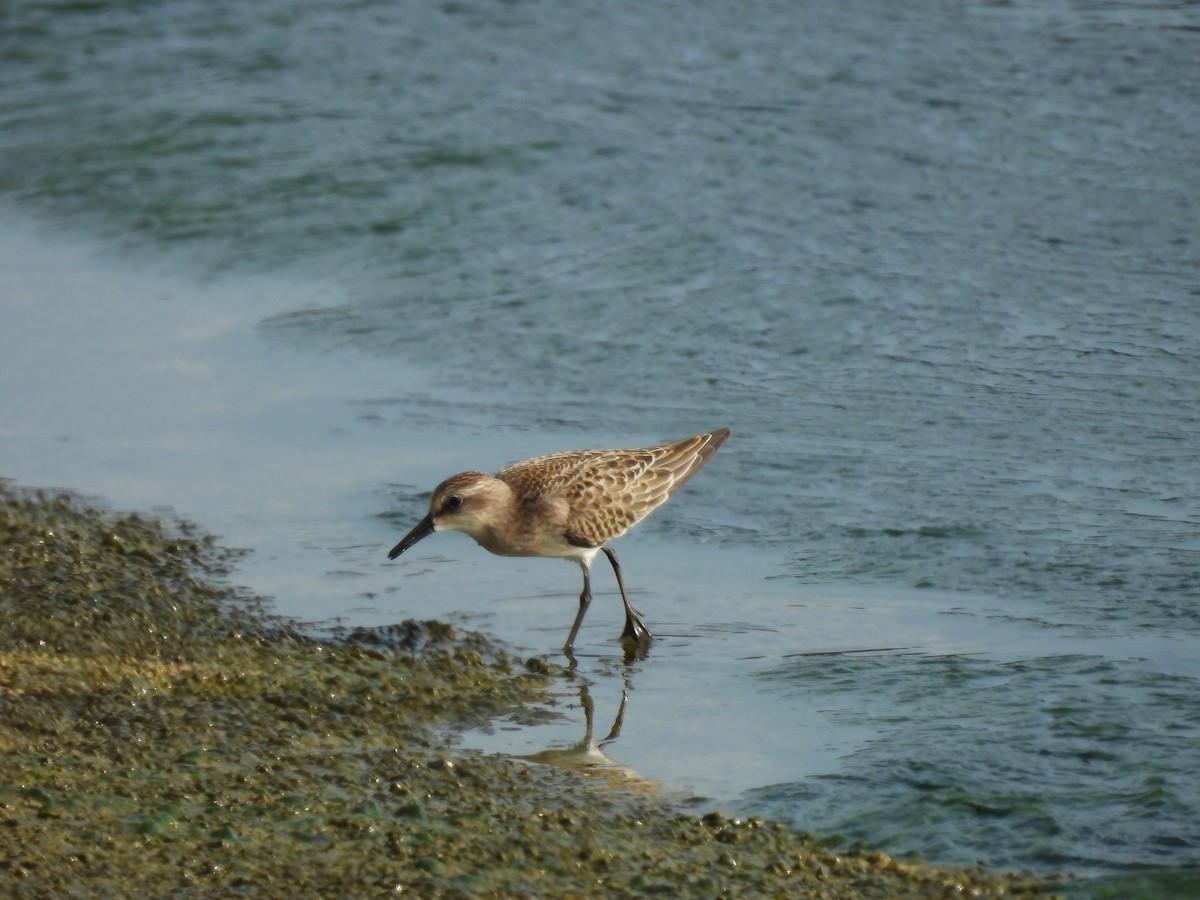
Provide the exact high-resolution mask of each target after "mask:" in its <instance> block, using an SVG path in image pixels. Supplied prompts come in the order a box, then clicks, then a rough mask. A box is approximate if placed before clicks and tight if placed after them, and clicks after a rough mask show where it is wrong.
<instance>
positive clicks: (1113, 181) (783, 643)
mask: <svg viewBox="0 0 1200 900" xmlns="http://www.w3.org/2000/svg"><path fill="white" fill-rule="evenodd" d="M1197 26H1200V21H1198V20H1197V17H1196V13H1195V10H1194V7H1193V6H1192V5H1189V4H1186V3H1179V4H1153V5H1150V4H1138V3H1127V4H1112V3H1049V4H1041V3H1039V4H1021V3H1015V4H1005V5H996V4H982V3H958V4H949V3H933V2H930V3H923V4H918V5H917V6H916V8H907V7H906V8H905V9H903V10H901V9H896V8H895V7H894V6H893V5H890V4H885V3H879V2H877V0H875V2H868V0H862V2H853V3H848V4H847V3H839V4H804V5H803V6H797V5H794V4H775V3H765V2H762V3H758V2H756V3H750V4H736V5H725V4H717V3H706V4H701V5H699V6H694V5H688V6H687V7H682V6H678V5H676V4H671V3H668V4H658V5H655V6H652V7H649V8H647V7H643V6H639V5H636V4H624V3H621V4H616V5H614V4H582V5H579V4H576V5H572V6H571V7H570V8H569V9H560V8H557V7H546V6H544V5H542V4H537V3H513V4H504V5H493V4H484V3H480V4H472V3H456V4H442V5H439V6H432V5H430V6H424V5H417V6H415V7H414V6H413V5H395V4H386V3H381V2H370V0H368V2H364V3H360V4H355V5H353V6H350V7H344V8H343V7H337V8H331V7H329V6H328V4H318V3H313V2H305V0H294V2H283V0H276V2H269V3H262V4H254V5H234V6H232V7H228V8H224V7H222V8H220V9H214V8H212V7H211V5H208V4H200V3H197V2H195V0H173V2H164V3H157V4H135V5H131V6H123V7H121V8H108V7H96V6H92V5H87V4H34V3H16V4H10V5H9V6H8V7H6V12H5V13H4V18H3V35H4V37H3V38H0V40H2V41H3V43H2V44H0V49H2V50H3V53H4V70H3V71H4V81H5V89H4V91H3V92H0V132H2V133H3V135H4V137H3V139H2V140H0V201H2V202H3V205H4V209H5V212H6V217H7V221H8V225H7V227H6V230H5V239H4V241H3V248H4V249H3V254H4V270H3V271H4V273H5V274H4V279H5V284H4V287H3V300H2V302H3V304H4V317H5V322H6V326H7V327H6V328H5V329H3V332H2V334H0V342H2V349H3V351H4V353H3V359H2V361H0V373H2V377H3V382H4V384H5V391H4V392H3V399H2V400H0V403H2V404H3V407H2V409H0V413H2V416H3V423H4V424H3V425H2V426H0V441H3V458H4V459H5V470H4V472H3V473H0V474H4V475H7V476H11V477H16V478H18V479H20V480H22V481H25V482H27V483H56V484H66V485H71V486H76V487H80V488H82V489H84V490H90V491H96V492H98V493H102V494H103V495H104V496H106V497H107V498H109V499H110V500H112V501H113V502H115V503H118V504H126V505H154V504H169V505H170V506H172V507H173V508H175V509H176V510H178V511H179V512H181V513H183V514H185V515H187V516H189V517H191V518H193V519H197V520H199V521H200V522H201V524H203V525H204V526H205V527H208V528H211V529H213V530H217V531H219V532H221V533H222V534H224V535H225V536H226V538H227V539H228V540H230V541H231V542H233V543H237V544H241V545H245V546H251V547H254V548H255V549H256V551H257V552H256V553H255V555H254V556H253V557H252V559H251V560H250V561H249V562H248V563H247V566H246V568H245V569H244V570H243V572H242V575H243V576H244V577H245V580H247V581H249V582H250V583H251V585H252V586H253V587H255V588H257V589H259V590H262V591H264V592H266V593H269V594H272V595H273V596H275V597H276V599H277V602H278V604H279V606H280V608H281V609H282V610H283V611H284V612H288V613H291V614H294V615H297V616H300V617H302V618H305V619H306V620H310V621H314V622H319V623H323V624H322V627H329V626H330V625H334V624H338V623H341V624H343V625H353V624H381V623H387V622H393V621H397V620H399V619H402V618H405V617H408V616H413V615H420V616H423V615H434V614H436V615H440V616H453V617H457V619H458V620H459V621H462V622H464V623H466V624H469V625H471V626H473V627H480V628H484V629H486V630H488V631H490V632H492V633H494V634H496V635H498V636H500V637H502V638H504V639H505V640H508V641H511V642H512V643H514V644H516V645H518V646H520V647H522V648H523V649H525V650H526V651H528V652H529V653H531V654H533V653H538V654H553V652H554V648H556V647H558V646H560V644H561V641H562V639H563V636H564V635H565V632H566V629H567V627H568V626H569V624H570V619H571V616H572V615H573V608H574V603H575V596H576V595H577V592H578V583H577V582H578V573H577V571H575V570H574V569H573V568H572V567H567V566H562V565H561V564H558V563H554V562H547V561H540V560H502V559H498V558H493V557H490V556H488V555H486V554H485V553H483V552H482V551H481V550H479V549H478V548H476V547H474V546H473V545H471V543H470V542H469V541H468V540H466V539H465V538H458V539H456V538H455V537H453V536H438V537H437V538H435V539H431V540H430V541H428V542H426V543H423V544H421V545H420V547H418V548H416V549H414V551H413V553H412V554H410V555H406V556H405V557H404V558H403V559H402V560H400V561H398V562H397V563H388V562H387V561H386V558H385V555H384V554H385V552H386V549H387V548H388V547H390V546H391V544H392V543H394V541H395V540H396V538H397V537H398V536H399V535H400V534H403V533H404V531H406V530H407V529H408V527H410V526H411V524H412V523H414V522H415V521H416V520H417V519H418V518H419V517H420V515H422V514H423V512H424V508H423V507H424V504H425V503H426V502H427V497H426V494H425V492H427V491H428V490H429V489H430V488H431V487H432V486H433V485H434V484H436V483H437V482H438V481H440V480H441V479H442V478H444V477H445V476H446V475H448V474H450V473H452V472H454V471H458V470H460V469H466V468H481V469H484V470H495V469H497V468H499V467H500V466H501V465H503V464H505V463H507V462H510V461H513V460H515V459H520V458H523V457H526V456H530V455H534V454H537V453H543V452H549V451H553V450H559V449H571V448H575V447H586V446H612V445H618V446H620V445H625V446H631V445H640V444H644V443H649V442H655V441H659V440H663V439H672V438H677V437H682V436H684V435H686V434H692V433H695V432H697V431H701V430H705V429H709V428H712V427H717V426H720V425H729V426H731V427H732V429H733V437H732V438H731V439H730V441H729V443H728V444H726V446H725V447H724V448H723V449H722V450H721V452H720V453H719V454H718V456H717V457H716V458H715V459H714V461H713V462H712V463H711V464H710V466H709V467H708V468H707V469H706V470H705V472H704V473H703V474H702V475H701V476H700V477H699V478H697V479H696V480H695V481H693V482H692V483H690V484H689V485H688V487H687V488H686V489H685V491H684V492H682V493H681V494H680V495H678V496H677V497H676V498H675V499H673V500H672V502H671V504H669V505H668V506H667V507H665V508H664V509H663V510H662V511H660V512H659V513H657V514H656V515H655V517H654V518H652V519H651V520H649V521H647V522H646V523H645V524H644V525H642V526H640V527H639V529H638V531H637V532H636V533H635V534H634V535H633V536H631V537H629V538H628V539H626V540H624V541H622V542H621V544H620V545H619V547H618V549H619V552H620V553H621V558H622V563H623V568H624V571H625V574H626V580H627V582H628V583H629V585H630V587H631V588H633V590H634V592H635V593H634V597H633V600H634V602H635V604H637V605H638V606H639V608H641V609H643V611H644V612H646V614H647V617H648V621H649V623H650V625H651V627H652V628H654V629H655V630H656V632H657V633H658V634H659V635H660V640H659V642H658V643H657V644H656V646H655V648H654V649H653V651H652V653H651V655H650V657H649V658H648V659H646V660H644V661H642V662H638V663H636V664H634V665H633V666H632V667H631V668H629V667H626V666H625V665H624V663H623V661H622V659H621V657H620V653H619V649H618V648H617V645H616V644H615V641H614V637H615V635H616V633H617V631H618V630H619V626H620V615H619V611H618V610H619V607H618V605H617V599H616V597H615V595H614V594H612V593H611V590H612V588H611V585H610V584H609V582H608V579H607V573H606V572H604V571H602V567H598V571H597V578H596V581H597V587H598V588H600V589H601V590H602V591H608V592H609V593H601V594H600V595H599V596H598V599H597V602H596V604H595V605H594V607H593V609H592V611H591V613H590V614H589V618H588V622H587V625H586V627H585V628H584V631H583V633H582V635H581V639H580V650H581V657H580V669H579V681H578V682H576V683H573V684H567V685H564V691H563V710H564V711H565V712H567V713H568V718H567V719H565V720H563V721H561V722H550V723H547V724H546V725H544V726H540V727H537V728H521V729H517V728H516V726H515V725H504V724H503V723H502V724H501V725H500V726H498V727H497V728H496V729H494V733H493V734H491V735H482V734H480V735H475V736H473V737H472V738H471V740H474V741H475V743H476V744H477V745H478V746H485V747H489V748H493V747H502V748H503V749H507V750H511V751H513V752H521V753H536V752H538V751H539V750H541V749H544V748H545V747H546V746H563V745H568V744H570V743H573V742H575V741H578V740H579V739H580V738H581V737H582V735H583V722H582V700H581V695H580V691H579V688H580V683H581V682H582V683H585V684H587V685H588V686H589V693H588V696H589V698H590V700H591V701H592V702H593V703H594V705H595V710H596V713H595V715H596V720H597V721H596V725H595V731H596V735H595V737H597V738H599V737H603V736H605V735H606V734H607V732H608V729H609V727H610V725H611V722H612V719H613V718H614V717H615V716H616V713H617V710H618V709H619V708H620V701H621V697H622V695H623V694H626V693H627V694H628V697H629V699H628V702H627V705H626V707H625V715H624V719H623V722H622V728H621V734H620V736H619V737H618V738H617V739H616V740H615V741H613V742H612V743H610V744H607V745H606V746H605V748H604V749H605V752H606V753H607V755H608V756H609V757H610V758H612V759H614V760H616V761H617V762H618V763H619V764H620V765H622V766H624V767H626V768H628V769H630V770H632V771H633V772H635V773H637V775H638V776H639V777H642V778H646V779H652V780H655V781H660V782H662V783H663V784H665V785H667V786H668V788H669V789H671V790H676V791H688V792H691V793H694V794H697V795H700V796H703V797H708V798H711V799H712V800H713V802H718V803H720V804H721V805H723V806H725V807H726V808H727V809H728V808H732V809H735V810H737V811H741V812H747V813H749V812H755V813H760V814H769V815H772V816H777V817H782V818H785V819H788V820H791V821H794V822H795V823H797V825H798V826H799V827H802V828H805V829H809V830H813V831H817V832H823V833H824V832H839V833H841V834H844V835H845V836H846V838H847V839H848V840H858V839H861V840H866V841H869V842H871V843H874V844H878V845H881V846H882V847H884V848H885V849H887V850H889V851H891V852H894V853H904V852H908V851H915V852H919V853H921V854H923V855H925V856H926V857H928V858H931V859H934V860H938V861H945V862H950V863H961V862H972V861H974V860H976V859H981V860H984V861H985V862H988V863H990V864H994V865H1006V866H1016V867H1022V868H1032V869H1036V870H1042V871H1045V870H1050V869H1063V868H1065V869H1074V870H1078V871H1083V872H1093V871H1097V872H1107V873H1112V872H1118V871H1124V870H1130V869H1132V870H1140V869H1141V868H1142V867H1155V868H1157V869H1161V870H1168V869H1174V870H1178V869H1185V870H1186V869H1187V868H1188V867H1195V866H1196V865H1197V864H1198V862H1200V859H1198V857H1197V845H1198V842H1200V831H1198V830H1197V825H1196V821H1195V817H1194V815H1193V810H1194V809H1195V808H1196V806H1197V804H1198V803H1200V788H1198V787H1197V783H1196V779H1195V777H1194V774H1193V773H1194V772H1195V771H1196V770H1197V769H1200V751H1198V750H1197V747H1198V746H1200V743H1198V742H1197V737H1200V734H1198V731H1200V715H1198V714H1197V711H1196V710H1197V707H1196V705H1195V702H1194V697H1195V693H1196V688H1197V679H1200V651H1198V650H1197V647H1198V644H1197V637H1198V634H1197V632H1198V631H1200V613H1198V611H1197V606H1196V598H1197V597H1200V565H1198V562H1200V559H1198V555H1200V501H1197V486H1196V483H1197V472H1200V465H1198V463H1200V454H1198V453H1197V451H1196V447H1197V446H1200V365H1198V363H1197V354H1196V350H1195V348H1196V347H1197V346H1200V322H1198V318H1200V312H1198V310H1200V263H1198V260H1200V254H1198V252H1197V238H1196V235H1197V234H1200V165H1198V163H1200V158H1198V157H1200V153H1198V152H1197V150H1196V148H1197V147H1200V78H1198V77H1197V76H1200V54H1198V53H1197V52H1196V51H1197V44H1196V41H1197V34H1198V33H1200V32H1197V30H1196V28H1197ZM606 717H607V721H603V720H604V719H605V718H606ZM1163 895H1164V896H1166V895H1169V889H1166V888H1164V894H1163Z"/></svg>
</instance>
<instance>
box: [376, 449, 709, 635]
mask: <svg viewBox="0 0 1200 900" xmlns="http://www.w3.org/2000/svg"><path fill="white" fill-rule="evenodd" d="M727 437H729V429H728V428H718V429H717V430H716V431H709V432H706V433H705V434H698V435H696V436H695V437H689V438H684V439H683V440H681V441H676V442H674V443H673V444H664V445H663V446H661V447H646V448H644V449H640V450H570V451H567V452H565V453H552V454H550V455H549V456H538V457H534V458H533V459H527V460H524V461H523V462H518V463H513V464H512V465H511V466H508V467H507V468H504V469H501V470H500V471H499V472H497V473H496V474H495V476H492V475H485V474H483V473H482V472H462V473H460V474H458V475H455V476H453V477H451V478H447V479H446V480H445V481H443V482H442V483H441V484H439V485H438V486H437V487H436V488H435V489H434V491H433V496H432V497H430V499H429V515H427V516H425V518H423V519H422V520H421V521H420V522H418V523H417V526H416V527H415V528H414V529H413V530H412V531H410V532H409V533H408V534H407V535H406V536H405V538H404V540H402V541H401V542H400V543H398V544H397V545H396V546H395V547H393V548H392V549H391V552H390V553H388V559H395V558H396V557H397V556H399V555H400V554H401V553H403V552H404V551H405V550H407V549H408V548H409V547H411V546H412V545H413V544H415V543H416V542H417V541H419V540H421V539H422V538H424V537H427V536H428V535H431V534H433V532H435V531H462V532H465V533H466V534H469V535H470V536H471V537H473V538H474V539H475V541H476V543H478V544H479V545H480V546H481V547H483V548H484V549H485V550H488V551H490V552H492V553H495V554H498V555H500V556H547V557H557V558H561V559H572V560H574V561H575V562H576V563H578V564H579V568H580V569H582V570H583V592H582V593H581V594H580V595H579V612H578V613H577V614H576V616H575V623H574V624H573V625H572V626H571V633H570V634H569V635H568V636H567V643H566V645H565V646H564V647H563V652H564V653H566V654H568V655H570V653H571V650H572V648H573V647H574V645H575V636H576V635H577V634H578V633H579V626H580V625H581V624H582V623H583V616H584V614H585V613H586V612H587V608H588V605H589V604H590V603H591V602H592V585H591V579H590V577H589V574H588V573H589V569H590V567H591V565H592V560H593V559H594V558H595V556H596V554H597V553H598V552H600V551H601V550H603V551H604V555H605V556H607V557H608V561H609V562H610V563H612V567H613V573H614V574H615V575H616V576H617V587H618V588H620V589H621V602H622V603H623V604H624V605H625V629H624V631H623V632H622V636H623V637H625V638H629V639H631V640H633V641H635V642H636V643H637V644H639V645H645V644H648V643H649V642H650V639H651V635H650V631H649V629H647V628H646V625H645V623H644V622H643V621H642V617H641V613H639V612H638V611H637V610H635V609H634V608H633V606H631V605H630V603H629V597H628V596H627V595H626V594H625V584H624V582H623V581H622V580H621V567H620V566H619V565H618V564H617V555H616V554H615V553H613V551H612V548H611V547H609V546H608V542H609V541H611V540H614V539H615V538H619V537H620V536H621V535H623V534H625V532H627V531H628V530H629V529H630V528H632V527H633V526H634V525H636V524H637V523H638V522H640V521H642V519H644V518H646V516H648V515H650V513H651V512H653V511H654V510H655V509H657V508H658V507H660V506H662V504H664V503H666V502H667V498H668V497H670V496H671V494H673V493H675V491H677V490H678V489H679V488H680V487H682V486H683V484H684V482H686V481H687V480H688V479H689V478H691V477H692V476H693V475H695V474H696V473H697V472H699V471H700V467H701V466H703V465H704V464H705V463H706V462H708V460H709V459H710V458H711V457H712V455H713V454H714V453H716V452H717V448H718V447H720V446H721V444H723V443H724V442H725V439H726V438H727Z"/></svg>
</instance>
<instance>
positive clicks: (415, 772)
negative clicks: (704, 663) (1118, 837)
mask: <svg viewBox="0 0 1200 900" xmlns="http://www.w3.org/2000/svg"><path fill="white" fill-rule="evenodd" d="M234 558H235V554H232V553H231V552H230V551H226V550H222V549H221V548H219V547H218V546H217V545H216V542H215V541H214V539H213V538H212V537H210V536H207V535H201V534H198V533H197V532H196V531H195V530H194V529H193V528H191V527H190V526H188V525H186V524H184V523H164V522H163V521H161V520H160V519H156V518H148V517H144V516H138V515H117V514H113V513H111V512H108V511H105V510H100V509H96V508H94V507H92V506H90V505H89V504H88V503H87V502H85V501H83V500H81V499H80V498H78V497H75V496H71V495H66V494H45V493H35V492H26V491H20V490H16V489H14V488H12V487H10V486H6V485H3V484H2V483H0V822H2V827H0V881H2V882H4V883H5V884H6V886H7V887H8V889H9V892H10V893H11V895H13V896H29V897H43V896H64V895H74V896H89V897H95V896H168V895H169V896H173V897H193V896H197V897H198V896H218V895H219V896H256V897H274V896H292V895H298V896H331V895H338V896H341V895H345V896H376V895H382V894H385V893H386V894H393V893H397V892H404V893H412V894H415V895H418V896H445V897H474V896H529V895H541V896H557V897H586V896H595V895H598V894H603V895H605V896H614V897H620V896H642V895H645V894H649V893H665V894H670V895H672V896H681V895H686V896H704V897H716V896H739V897H751V896H802V897H855V898H862V897H889V898H891V897H947V896H973V897H993V896H1011V895H1014V894H1024V893H1037V892H1039V891H1040V890H1041V889H1043V888H1044V886H1045V885H1044V883H1043V882H1041V881H1038V880H1035V879H1025V878H1020V877H1016V876H1007V875H993V874H990V873H985V872H982V871H978V870H969V871H952V870H944V869H938V868H934V867H929V866H924V865H919V864H912V863H903V862H898V861H895V860H892V859H890V858H889V857H888V856H886V855H884V854H882V853H874V852H867V851H863V852H841V851H835V850H833V849H830V848H827V847H825V846H822V845H821V844H820V843H819V842H817V841H815V840H814V839H812V838H810V837H808V836H806V835H800V834H797V833H795V832H793V831H791V830H789V829H787V828H785V827H784V826H782V825H776V824H770V823H766V822H762V821H760V820H756V819H751V820H745V821H743V820H730V819H726V818H725V817H723V816H721V815H720V814H718V813H710V814H708V815H705V816H702V817H699V816H694V815H688V814H684V813H682V812H680V811H677V810H675V809H672V808H669V807H666V806H665V805H664V804H663V803H662V802H660V801H657V800H655V799H654V798H652V797H647V796H645V795H644V794H637V793H633V792H626V791H622V790H619V789H613V788H610V787H602V786H600V785H598V784H597V783H596V782H594V781H589V780H588V779H586V778H584V777H582V776H580V775H578V774H572V773H569V772H563V771H560V770H558V769H553V768H550V767H546V766H539V765H533V764H530V763H528V762H523V761H518V760H512V759H507V758H504V757H499V756H488V755H482V754H455V753H453V752H451V751H450V750H448V749H447V747H446V745H445V744H444V742H443V741H442V740H440V739H439V737H438V735H439V733H440V731H439V730H440V729H446V728H447V727H451V726H455V725H460V724H467V723H470V722H472V721H478V720H479V719H480V718H481V717H485V718H486V717H492V716H496V715H498V714H502V713H505V712H511V711H513V710H517V709H520V708H522V707H523V706H526V705H528V704H530V703H533V702H536V701H538V700H544V699H545V696H544V695H543V693H542V692H543V690H544V688H545V687H546V686H547V685H548V684H549V683H550V680H551V679H553V678H556V677H560V673H559V672H558V671H557V670H556V669H554V667H552V666H548V665H547V664H546V663H544V662H542V661H540V660H532V661H530V663H529V664H526V663H523V662H521V661H519V660H517V659H514V658H513V657H512V656H510V655H509V654H507V653H506V652H505V651H504V650H502V649H500V648H498V647H496V646H495V645H493V644H491V643H490V642H488V641H487V640H486V639H485V638H483V637H482V636H480V635H477V634H471V633H462V632H458V631H456V630H454V629H452V628H450V627H449V626H446V625H442V624H440V623H436V622H406V623H403V624H401V625H398V626H395V628H394V629H389V631H390V632H391V633H390V634H388V635H385V636H384V637H386V638H387V639H386V640H366V639H363V638H365V637H370V636H369V635H361V634H360V635H357V636H356V638H357V639H353V638H352V639H348V640H346V641H341V642H333V643H330V642H327V641H320V640H317V639H315V638H313V637H312V636H310V635H306V634H305V633H303V632H302V631H300V630H298V629H297V628H295V627H293V626H292V625H291V624H290V623H288V622H287V621H284V620H282V619H279V618H277V617H274V616H272V615H270V614H269V613H268V612H267V611H265V610H264V609H262V608H261V604H259V603H258V602H257V601H256V600H255V599H254V598H252V597H247V596H245V595H243V594H242V593H240V592H238V591H236V590H235V589H233V588H230V587H229V586H227V585H226V583H225V582H224V581H223V578H224V576H226V575H227V574H228V567H229V565H230V563H231V562H232V560H233V559H234ZM376 637H378V635H376Z"/></svg>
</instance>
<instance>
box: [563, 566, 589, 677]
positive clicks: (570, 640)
mask: <svg viewBox="0 0 1200 900" xmlns="http://www.w3.org/2000/svg"><path fill="white" fill-rule="evenodd" d="M579 568H581V569H583V592H582V593H581V594H580V595H579V612H578V613H576V614H575V624H574V625H572V626H571V633H570V634H569V635H567V642H566V644H564V645H563V653H565V654H567V656H571V650H572V648H573V647H574V646H575V635H577V634H579V626H580V625H582V624H583V617H584V615H585V614H586V613H587V610H588V606H589V605H590V604H591V602H592V580H591V578H589V577H588V566H587V563H585V562H582V561H580V563H579Z"/></svg>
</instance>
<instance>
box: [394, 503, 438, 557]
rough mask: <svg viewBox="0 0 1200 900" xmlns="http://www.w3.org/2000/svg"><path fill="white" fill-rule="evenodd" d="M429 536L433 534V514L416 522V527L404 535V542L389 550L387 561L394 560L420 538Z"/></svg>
mask: <svg viewBox="0 0 1200 900" xmlns="http://www.w3.org/2000/svg"><path fill="white" fill-rule="evenodd" d="M431 534H433V513H430V514H429V515H427V516H426V517H425V518H423V519H422V520H421V521H420V522H418V523H417V527H416V528H414V529H413V530H412V531H410V532H409V533H408V534H406V535H405V536H404V540H402V541H401V542H400V543H398V544H397V545H396V546H395V547H393V548H392V549H391V552H389V553H388V559H395V558H396V557H397V556H399V555H400V554H401V553H403V552H404V551H405V550H407V549H408V548H409V547H411V546H412V545H413V544H415V543H416V542H417V541H419V540H421V538H424V537H429V535H431Z"/></svg>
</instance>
